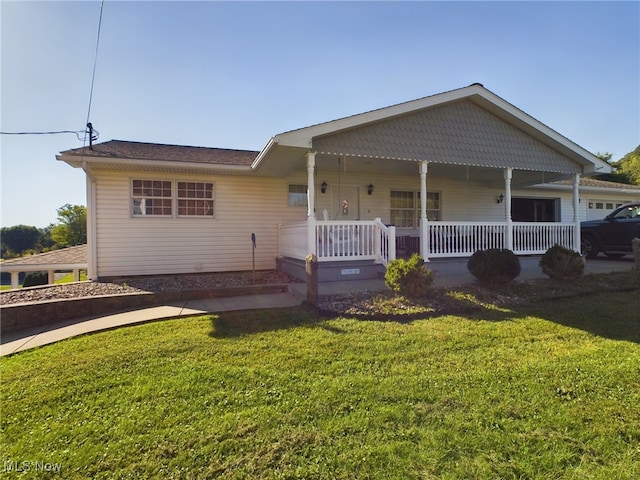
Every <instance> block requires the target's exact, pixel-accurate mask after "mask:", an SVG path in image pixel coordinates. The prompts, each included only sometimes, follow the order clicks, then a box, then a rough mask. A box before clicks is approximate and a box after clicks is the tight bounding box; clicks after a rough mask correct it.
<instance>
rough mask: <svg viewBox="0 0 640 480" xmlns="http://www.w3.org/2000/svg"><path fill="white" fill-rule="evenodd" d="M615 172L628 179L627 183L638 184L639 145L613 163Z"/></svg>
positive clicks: (639, 168) (639, 178)
mask: <svg viewBox="0 0 640 480" xmlns="http://www.w3.org/2000/svg"><path fill="white" fill-rule="evenodd" d="M613 166H614V167H615V168H616V173H617V174H619V175H621V176H624V177H626V178H627V179H628V181H629V182H628V183H632V184H634V185H640V145H638V146H637V147H636V148H635V150H634V151H632V152H629V153H627V154H626V155H625V156H624V157H622V158H621V159H620V160H618V161H617V162H614V163H613Z"/></svg>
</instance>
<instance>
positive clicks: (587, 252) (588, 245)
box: [580, 235, 600, 258]
mask: <svg viewBox="0 0 640 480" xmlns="http://www.w3.org/2000/svg"><path fill="white" fill-rule="evenodd" d="M599 251H600V249H599V248H598V244H597V243H596V241H595V240H594V238H593V237H592V236H591V235H582V239H581V240H580V253H582V256H583V257H587V258H596V256H597V255H598V252H599Z"/></svg>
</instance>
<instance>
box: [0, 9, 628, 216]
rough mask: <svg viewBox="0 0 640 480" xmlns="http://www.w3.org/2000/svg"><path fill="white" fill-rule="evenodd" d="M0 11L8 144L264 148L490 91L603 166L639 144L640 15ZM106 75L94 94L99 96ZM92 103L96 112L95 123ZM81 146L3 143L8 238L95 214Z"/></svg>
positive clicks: (1, 117)
mask: <svg viewBox="0 0 640 480" xmlns="http://www.w3.org/2000/svg"><path fill="white" fill-rule="evenodd" d="M100 5H101V4H100V2H99V1H72V2H59V1H40V2H31V1H16V2H12V1H5V0H2V1H0V27H1V28H0V31H1V55H0V58H1V71H0V77H1V89H0V105H1V111H0V125H1V130H2V132H13V133H15V132H49V131H61V130H72V131H83V130H84V129H85V125H86V123H87V117H88V118H89V121H91V122H92V124H93V126H94V128H95V129H96V130H97V131H98V132H99V139H98V142H103V141H108V140H111V139H118V140H130V141H139V142H153V143H164V144H176V145H194V146H205V147H220V148H233V149H247V150H261V149H262V148H263V147H264V146H265V145H266V143H267V142H268V141H269V139H270V138H271V137H272V136H274V135H276V134H278V133H282V132H286V131H289V130H293V129H297V128H302V127H306V126H309V125H314V124H317V123H321V122H325V121H330V120H335V119H338V118H342V117H345V116H349V115H354V114H357V113H362V112H366V111H369V110H373V109H376V108H382V107H386V106H389V105H394V104H397V103H401V102H405V101H410V100H414V99H417V98H422V97H425V96H429V95H434V94H437V93H441V92H445V91H449V90H453V89H456V88H461V87H465V86H467V85H470V84H472V83H476V82H478V83H482V84H483V85H484V86H485V87H486V88H488V89H489V90H491V91H492V92H494V93H495V94H497V95H498V96H500V97H502V98H503V99H505V100H507V101H508V102H510V103H512V104H513V105H515V106H517V107H518V108H520V109H521V110H524V111H525V112H526V113H528V114H529V115H531V116H533V117H534V118H536V119H537V120H539V121H541V122H543V123H544V124H546V125H547V126H549V127H551V128H552V129H554V130H556V131H557V132H559V133H560V134H562V135H564V136H566V137H567V138H569V139H570V140H572V141H573V142H575V143H577V144H578V145H580V146H581V147H583V148H585V149H587V150H588V151H590V152H592V153H598V152H609V153H611V154H612V155H613V159H614V160H617V159H620V158H621V157H622V156H624V155H625V154H626V153H628V152H630V151H632V150H633V149H634V148H635V147H636V146H638V144H640V2H637V1H629V2H615V1H607V2H592V1H589V2H577V1H571V2H538V1H536V2H522V1H518V2H507V1H499V2H484V1H473V2H459V1H453V2H451V1H449V2H431V1H425V2H418V1H412V2H367V1H358V2H293V1H289V2H214V1H196V2H183V1H180V2H169V1H141V2H130V1H117V0H105V1H104V3H103V8H102V22H101V24H100V37H99V43H98V48H97V57H96V40H97V37H98V35H97V34H98V25H99V18H100ZM94 62H95V80H94V84H93V94H92V95H91V84H92V75H93V72H94ZM89 105H90V106H91V107H90V109H89ZM82 136H83V135H80V137H81V138H80V139H79V138H77V137H76V135H74V134H57V135H5V134H3V135H0V142H1V145H0V153H1V169H0V181H1V183H0V188H1V196H0V202H1V210H0V212H1V213H0V226H2V227H8V226H13V225H33V226H37V227H40V228H42V227H46V226H47V225H49V224H51V223H56V222H57V209H59V208H60V207H62V206H63V205H65V204H72V205H86V186H85V185H86V184H85V177H84V173H83V172H82V171H81V170H79V169H74V168H72V167H70V166H69V165H67V164H66V163H63V162H60V161H57V160H56V158H55V156H56V154H58V153H59V152H61V151H64V150H69V149H72V148H79V147H82V146H84V145H85V143H86V142H84V141H83V139H82Z"/></svg>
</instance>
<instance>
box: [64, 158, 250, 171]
mask: <svg viewBox="0 0 640 480" xmlns="http://www.w3.org/2000/svg"><path fill="white" fill-rule="evenodd" d="M56 159H57V160H59V161H62V162H66V163H67V164H69V165H71V166H72V167H74V168H84V166H86V165H91V164H96V163H109V164H112V165H117V166H127V167H131V169H133V170H135V168H136V167H144V168H148V167H155V168H159V169H163V168H166V169H186V170H200V171H201V170H211V171H220V170H224V171H228V172H237V173H240V172H247V173H248V172H251V171H252V168H251V166H249V165H225V164H220V163H200V162H176V161H171V160H149V159H141V158H112V157H102V156H87V155H64V154H61V155H56Z"/></svg>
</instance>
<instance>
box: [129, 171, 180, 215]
mask: <svg viewBox="0 0 640 480" xmlns="http://www.w3.org/2000/svg"><path fill="white" fill-rule="evenodd" d="M172 192H173V189H172V186H171V182H170V181H165V180H133V182H132V190H131V200H132V201H131V205H132V207H133V216H134V217H146V216H160V217H170V216H171V215H173V194H172Z"/></svg>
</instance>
